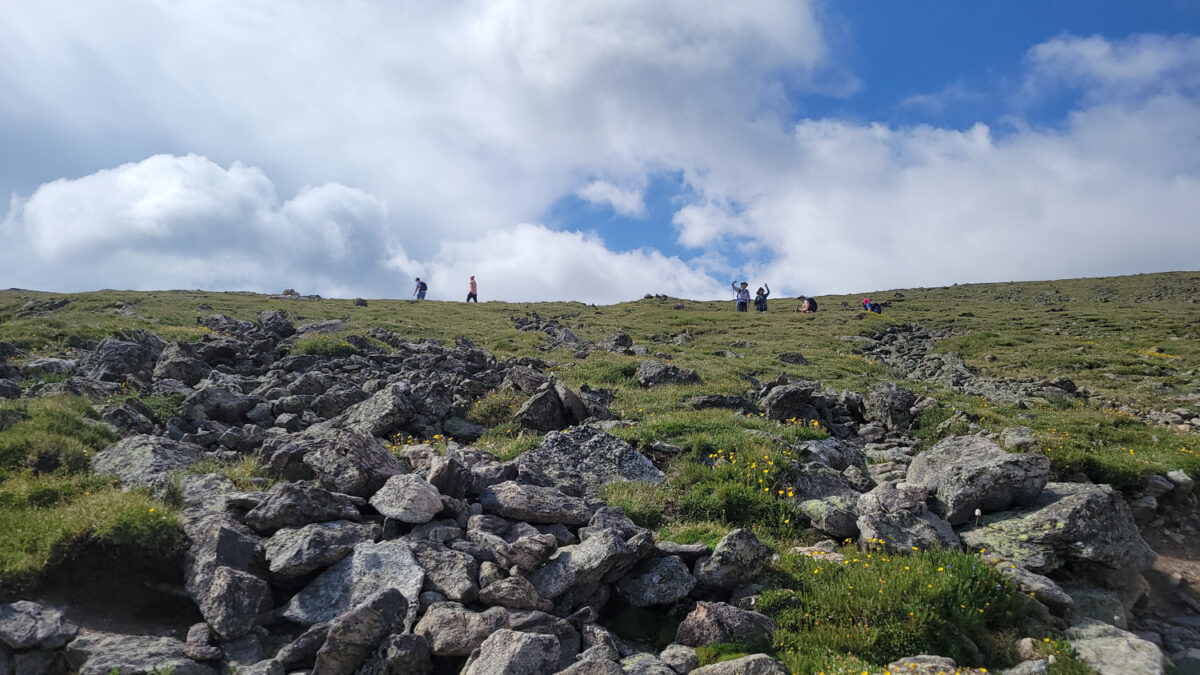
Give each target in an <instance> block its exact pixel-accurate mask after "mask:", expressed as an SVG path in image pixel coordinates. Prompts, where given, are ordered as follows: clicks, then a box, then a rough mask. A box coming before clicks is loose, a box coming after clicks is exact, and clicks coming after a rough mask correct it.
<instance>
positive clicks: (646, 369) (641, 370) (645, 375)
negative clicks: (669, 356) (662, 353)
mask: <svg viewBox="0 0 1200 675" xmlns="http://www.w3.org/2000/svg"><path fill="white" fill-rule="evenodd" d="M637 380H638V382H640V383H641V384H642V386H643V387H656V386H659V385H664V384H696V383H698V382H700V374H699V373H697V372H696V371H694V370H691V369H689V368H680V367H678V366H671V365H667V364H664V363H659V362H658V361H642V362H641V363H639V364H638V369H637Z"/></svg>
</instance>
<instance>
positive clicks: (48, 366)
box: [21, 358, 76, 376]
mask: <svg viewBox="0 0 1200 675" xmlns="http://www.w3.org/2000/svg"><path fill="white" fill-rule="evenodd" d="M75 365H76V364H75V361H73V360H71V359H55V358H43V359H33V360H32V361H27V362H26V363H25V365H24V366H22V367H21V370H23V371H24V372H25V374H27V375H30V376H37V375H66V374H68V373H70V372H72V371H74V370H75Z"/></svg>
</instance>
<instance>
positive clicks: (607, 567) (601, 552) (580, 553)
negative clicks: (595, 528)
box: [529, 530, 636, 600]
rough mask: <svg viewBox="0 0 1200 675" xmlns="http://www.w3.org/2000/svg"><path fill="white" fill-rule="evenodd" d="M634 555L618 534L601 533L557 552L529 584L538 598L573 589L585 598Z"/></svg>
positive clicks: (551, 597) (549, 597)
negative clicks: (609, 574)
mask: <svg viewBox="0 0 1200 675" xmlns="http://www.w3.org/2000/svg"><path fill="white" fill-rule="evenodd" d="M635 555H636V552H635V551H634V550H633V549H631V548H630V547H629V545H628V544H627V543H626V542H625V540H624V539H622V538H621V537H620V536H618V535H617V533H615V532H613V531H612V530H602V531H600V532H598V533H597V534H596V535H595V536H592V537H590V538H589V539H588V540H587V541H584V542H583V543H580V544H577V545H575V546H564V547H562V548H560V549H558V552H557V553H555V554H554V557H553V558H551V559H550V561H549V562H547V563H546V564H545V565H544V566H543V567H542V568H540V569H538V570H536V571H534V572H533V573H532V574H531V575H529V581H530V582H532V583H533V587H534V588H536V589H537V592H538V595H540V596H541V597H543V598H546V599H548V600H554V599H555V598H558V597H559V596H561V595H563V594H564V593H567V591H568V590H572V589H574V590H575V591H576V593H577V595H582V596H586V595H590V593H591V592H592V590H594V587H595V586H596V584H598V583H599V582H600V580H601V579H603V578H604V576H605V575H607V574H608V573H609V572H611V571H612V570H613V569H614V568H616V567H617V566H618V565H621V564H623V563H626V562H628V561H629V560H630V558H631V557H633V556H635Z"/></svg>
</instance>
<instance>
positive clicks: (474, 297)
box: [467, 274, 479, 304]
mask: <svg viewBox="0 0 1200 675" xmlns="http://www.w3.org/2000/svg"><path fill="white" fill-rule="evenodd" d="M472 301H473V302H475V304H479V292H478V287H477V286H476V285H475V275H474V274H472V275H471V284H470V287H469V290H468V291H467V302H472Z"/></svg>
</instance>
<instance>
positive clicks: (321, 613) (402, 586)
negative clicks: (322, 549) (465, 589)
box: [283, 539, 425, 627]
mask: <svg viewBox="0 0 1200 675" xmlns="http://www.w3.org/2000/svg"><path fill="white" fill-rule="evenodd" d="M424 581H425V571H424V570H423V569H422V568H421V566H420V565H419V564H417V560H416V558H415V557H414V556H413V554H412V550H411V549H410V548H409V546H408V543H407V542H405V541H403V540H400V539H392V540H388V541H381V542H379V543H372V542H368V543H363V544H359V545H358V546H355V547H354V552H353V553H351V554H350V555H349V556H347V557H346V558H343V559H342V560H341V561H340V562H338V563H337V564H335V565H334V566H333V567H330V568H329V569H327V570H325V571H324V572H322V573H321V574H320V575H319V576H318V577H317V578H316V579H314V580H313V581H312V583H310V584H309V585H308V586H306V587H305V588H304V589H303V590H301V591H300V592H299V593H297V594H296V595H295V596H293V597H292V599H291V601H289V602H288V604H287V607H286V609H285V610H284V612H283V616H284V618H286V619H288V620H289V621H293V622H295V623H299V624H303V625H306V626H311V625H312V624H315V623H321V622H322V621H331V620H333V619H335V618H337V616H338V615H340V614H341V613H342V612H345V611H346V610H348V609H350V608H352V607H355V606H357V605H359V604H361V603H363V602H365V601H366V600H368V599H369V598H371V597H373V596H374V595H376V594H377V593H379V592H381V591H384V590H386V589H389V588H395V589H397V590H399V591H400V592H401V594H403V595H404V599H405V600H407V601H408V615H407V616H406V617H405V626H406V627H408V626H411V625H412V622H413V621H415V619H416V615H417V609H418V607H419V605H420V595H421V585H422V584H423V583H424Z"/></svg>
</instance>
